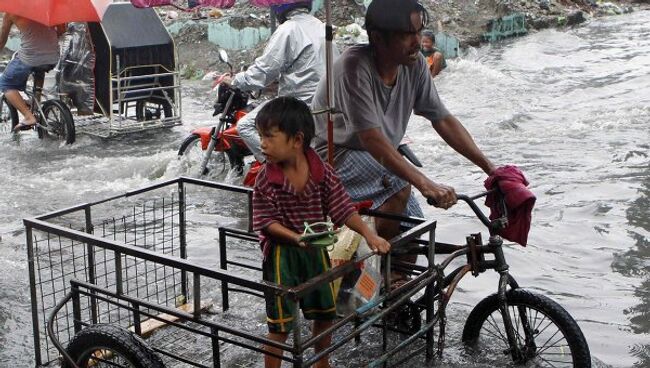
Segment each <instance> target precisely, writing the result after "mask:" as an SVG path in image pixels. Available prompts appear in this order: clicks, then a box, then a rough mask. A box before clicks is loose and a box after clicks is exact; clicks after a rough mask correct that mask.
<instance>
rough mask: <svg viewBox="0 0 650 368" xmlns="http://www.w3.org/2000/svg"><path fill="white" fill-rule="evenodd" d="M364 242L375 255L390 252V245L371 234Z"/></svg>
mask: <svg viewBox="0 0 650 368" xmlns="http://www.w3.org/2000/svg"><path fill="white" fill-rule="evenodd" d="M366 241H367V242H368V247H370V249H371V250H372V251H373V252H375V253H380V254H386V253H388V251H389V250H390V243H389V242H388V241H386V239H384V238H382V237H380V236H378V235H375V234H373V235H371V236H369V237H367V238H366Z"/></svg>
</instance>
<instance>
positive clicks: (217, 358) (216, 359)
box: [210, 327, 221, 368]
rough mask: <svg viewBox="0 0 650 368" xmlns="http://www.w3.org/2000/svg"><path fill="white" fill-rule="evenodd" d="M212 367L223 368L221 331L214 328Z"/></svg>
mask: <svg viewBox="0 0 650 368" xmlns="http://www.w3.org/2000/svg"><path fill="white" fill-rule="evenodd" d="M210 331H211V332H212V365H213V366H214V368H221V349H220V348H219V330H218V329H216V328H214V327H212V328H211V329H210Z"/></svg>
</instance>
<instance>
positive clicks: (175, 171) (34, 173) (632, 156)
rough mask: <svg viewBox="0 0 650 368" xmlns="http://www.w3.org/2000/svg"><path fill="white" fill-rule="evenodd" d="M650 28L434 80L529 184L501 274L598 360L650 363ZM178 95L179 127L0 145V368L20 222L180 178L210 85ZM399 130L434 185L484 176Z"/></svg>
mask: <svg viewBox="0 0 650 368" xmlns="http://www.w3.org/2000/svg"><path fill="white" fill-rule="evenodd" d="M648 19H650V12H649V11H644V12H637V13H633V14H629V15H624V16H618V17H611V18H607V19H601V20H596V21H593V22H591V23H590V24H588V25H585V26H583V27H580V28H577V29H570V30H562V31H557V30H546V31H543V32H539V33H536V34H533V35H530V36H527V37H524V38H519V39H515V40H509V41H507V42H503V43H500V44H498V45H493V46H486V47H482V48H480V49H476V50H470V51H469V52H468V54H467V55H466V56H465V57H464V58H463V59H462V60H457V61H450V62H449V67H448V68H447V70H445V71H444V72H443V73H442V75H441V76H440V77H438V78H437V80H436V84H437V86H438V89H439V92H440V94H441V96H442V98H443V100H444V101H445V103H446V104H447V106H448V108H449V109H450V110H451V111H452V112H454V113H455V114H456V115H457V116H458V117H459V118H460V120H461V121H462V122H463V123H464V124H465V126H466V127H467V128H468V130H469V131H470V132H471V133H472V134H473V136H474V137H475V139H476V141H477V142H478V144H479V146H481V147H482V148H483V150H484V151H485V152H486V153H487V155H488V156H489V157H490V158H491V159H492V160H493V161H494V162H496V163H498V164H516V165H518V166H520V167H521V168H522V169H523V170H524V172H525V173H526V174H527V177H528V179H529V181H530V183H531V185H530V188H531V189H532V191H533V192H534V193H535V194H536V195H537V198H538V199H537V204H536V207H535V210H534V213H533V226H532V229H531V233H530V236H529V245H528V246H527V247H526V248H523V247H520V246H518V245H510V246H508V247H507V249H506V255H507V259H508V262H509V264H510V266H511V272H512V274H513V275H514V276H515V277H516V278H517V280H518V282H519V284H520V285H522V286H524V287H528V288H531V289H533V290H535V291H537V292H539V293H542V294H544V295H546V296H549V297H551V298H553V299H554V300H555V301H557V302H559V303H560V304H561V305H563V306H564V307H565V308H566V309H567V310H568V311H569V312H570V313H571V315H572V316H573V317H574V318H575V319H576V320H577V322H578V324H579V325H580V327H581V328H582V330H583V332H584V334H585V337H586V339H587V341H588V343H589V346H590V349H591V352H592V355H593V360H594V363H595V364H596V366H613V367H631V366H637V367H649V366H650V158H649V155H650V126H649V125H648V124H649V123H650V118H649V116H650V22H648ZM186 86H187V88H186V90H185V92H184V101H183V103H184V105H183V107H184V122H185V125H184V126H182V127H178V128H175V129H173V130H168V131H162V132H156V133H150V134H142V135H136V136H129V137H123V138H118V139H110V140H101V139H96V138H92V137H89V136H80V137H78V140H77V143H75V144H74V145H73V146H71V147H60V146H59V145H58V144H57V143H55V142H48V141H39V140H38V139H36V137H35V136H31V135H30V134H29V133H24V134H22V135H21V139H20V140H19V141H16V140H14V139H12V137H9V136H3V137H0V146H1V147H2V149H1V150H0V167H1V168H2V169H1V170H2V173H3V174H2V176H1V177H0V188H2V189H3V190H2V192H3V195H2V196H0V237H1V240H0V270H2V271H1V272H0V298H1V299H2V303H0V367H18V366H20V367H28V366H33V365H34V363H33V362H34V358H33V352H32V351H33V348H32V346H33V341H32V332H31V331H32V330H31V313H30V300H29V282H28V273H27V254H26V253H27V251H26V246H25V235H24V231H23V227H22V223H21V219H22V218H25V217H31V216H35V215H38V214H42V213H45V212H48V211H52V210H55V209H61V208H64V207H69V206H71V205H73V204H78V203H82V202H87V201H94V200H99V199H101V198H104V197H108V196H111V195H116V194H120V193H123V192H125V191H127V190H132V189H136V188H139V187H143V186H146V185H149V184H152V183H156V182H158V181H161V180H164V179H170V178H173V177H176V176H178V175H179V174H185V173H182V172H179V171H180V170H179V168H178V165H177V163H176V150H177V148H178V146H179V144H180V142H181V141H182V139H183V138H184V137H185V136H186V135H187V133H188V132H189V131H190V130H191V129H192V128H193V127H196V126H201V125H207V124H209V123H210V121H211V117H210V115H211V110H210V106H211V101H210V98H209V97H208V95H207V94H206V93H205V92H206V91H207V90H208V88H209V86H208V84H207V82H205V83H202V82H194V83H187V84H186ZM409 136H410V137H411V139H412V141H413V143H412V148H413V150H414V151H415V152H416V154H417V155H419V157H420V159H421V160H422V161H423V162H424V164H425V169H424V170H425V171H426V172H427V173H428V174H429V175H430V176H431V177H432V178H434V180H436V181H439V182H443V183H448V184H451V185H453V186H454V187H455V188H457V191H458V192H463V193H470V194H471V193H476V192H478V191H480V190H481V189H482V181H483V179H484V177H483V174H482V173H481V172H479V170H478V169H476V168H475V167H472V165H470V164H468V163H467V162H466V161H465V160H464V159H463V158H461V157H459V156H458V155H455V154H454V153H452V152H451V150H450V149H449V148H448V147H446V146H445V145H444V144H443V143H442V142H441V140H440V139H439V138H438V137H437V136H435V134H433V133H432V131H431V129H430V128H429V127H428V123H426V122H424V121H421V120H420V119H419V118H414V122H413V124H411V127H410V131H409ZM420 199H421V198H420ZM423 203H424V202H423ZM425 214H426V215H427V216H428V217H435V218H437V219H438V224H439V225H438V230H437V237H438V240H440V241H450V242H462V239H464V236H465V235H466V234H469V233H472V232H477V231H481V230H482V229H481V228H480V225H479V224H478V223H477V221H476V220H474V219H472V217H471V216H470V212H469V210H468V209H467V208H466V207H464V206H463V205H458V206H456V207H454V208H452V209H451V210H449V211H446V212H445V211H441V210H438V209H434V208H431V207H427V208H425ZM221 215H222V216H224V215H227V214H221ZM206 256H208V257H209V256H210V255H209V254H208V255H203V257H206ZM214 257H215V258H216V257H217V251H216V250H214ZM494 291H496V283H495V278H494V277H493V276H488V277H480V278H477V279H474V278H472V277H468V278H466V279H465V280H464V281H463V282H462V283H461V285H460V288H459V289H458V290H457V293H456V294H455V298H454V299H452V305H451V307H450V308H451V310H450V311H449V313H450V314H453V311H454V308H455V307H454V305H456V306H457V307H458V308H459V310H461V311H463V313H467V311H468V310H469V309H470V308H471V306H473V305H474V304H475V303H476V302H477V301H478V300H480V299H481V298H483V297H484V296H486V295H488V294H491V293H493V292H494ZM450 320H451V321H450V324H453V323H454V322H458V321H461V323H462V319H460V320H458V319H455V318H453V317H451V318H450ZM461 329H462V327H459V326H455V327H452V326H450V329H449V333H450V334H458V333H460V331H461ZM455 341H458V339H457V338H456V340H455ZM452 342H453V340H452ZM451 348H452V349H451V354H452V356H453V354H454V353H453V351H454V349H453V346H452V347H451ZM452 361H453V359H452ZM450 365H453V364H452V363H450ZM440 366H445V360H443V361H442V362H441V363H440Z"/></svg>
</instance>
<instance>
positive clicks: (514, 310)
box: [463, 289, 591, 367]
mask: <svg viewBox="0 0 650 368" xmlns="http://www.w3.org/2000/svg"><path fill="white" fill-rule="evenodd" d="M506 298H507V303H508V313H509V314H510V319H511V320H512V324H513V329H514V333H515V339H516V343H517V346H518V348H519V349H520V351H521V356H520V357H518V358H515V357H513V355H512V350H511V347H510V345H509V343H508V338H507V337H506V329H505V325H504V322H503V316H502V314H501V311H500V310H499V298H498V295H497V294H492V295H490V296H489V297H487V298H485V299H483V300H482V301H481V302H480V303H478V304H477V305H476V307H474V309H473V310H472V312H471V313H470V315H469V317H468V318H467V322H465V328H464V330H463V341H464V342H465V344H467V345H468V347H469V348H470V350H471V351H472V352H473V353H475V354H477V355H481V359H486V360H491V362H489V363H490V364H491V365H495V366H498V365H503V357H504V354H506V355H509V356H511V357H513V359H514V360H515V363H521V364H524V365H525V366H527V367H591V355H590V353H589V346H588V345H587V342H586V340H585V338H584V336H583V334H582V331H581V330H580V327H578V324H577V323H576V321H575V320H574V319H573V318H572V317H571V315H569V313H568V312H567V311H566V310H564V308H562V307H561V306H560V305H559V304H557V303H556V302H554V301H553V300H551V299H549V298H547V297H545V296H542V295H538V294H535V293H532V292H530V291H526V290H522V289H513V290H509V291H508V292H507V293H506ZM495 360H496V361H495Z"/></svg>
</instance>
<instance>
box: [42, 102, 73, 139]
mask: <svg viewBox="0 0 650 368" xmlns="http://www.w3.org/2000/svg"><path fill="white" fill-rule="evenodd" d="M41 109H42V111H43V119H42V123H44V124H45V125H47V122H45V117H46V116H47V113H48V111H49V110H50V109H59V110H60V111H61V119H62V120H63V121H62V122H61V123H62V124H63V127H64V132H65V135H64V136H63V140H65V143H66V144H73V143H74V142H75V140H76V129H75V126H74V118H73V117H72V113H71V112H70V109H69V108H68V106H66V105H65V104H64V103H63V101H60V100H47V101H45V102H43V105H42V106H41ZM37 130H38V137H39V138H41V139H43V138H44V137H45V136H47V135H48V134H47V130H46V129H43V128H38V129H37Z"/></svg>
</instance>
